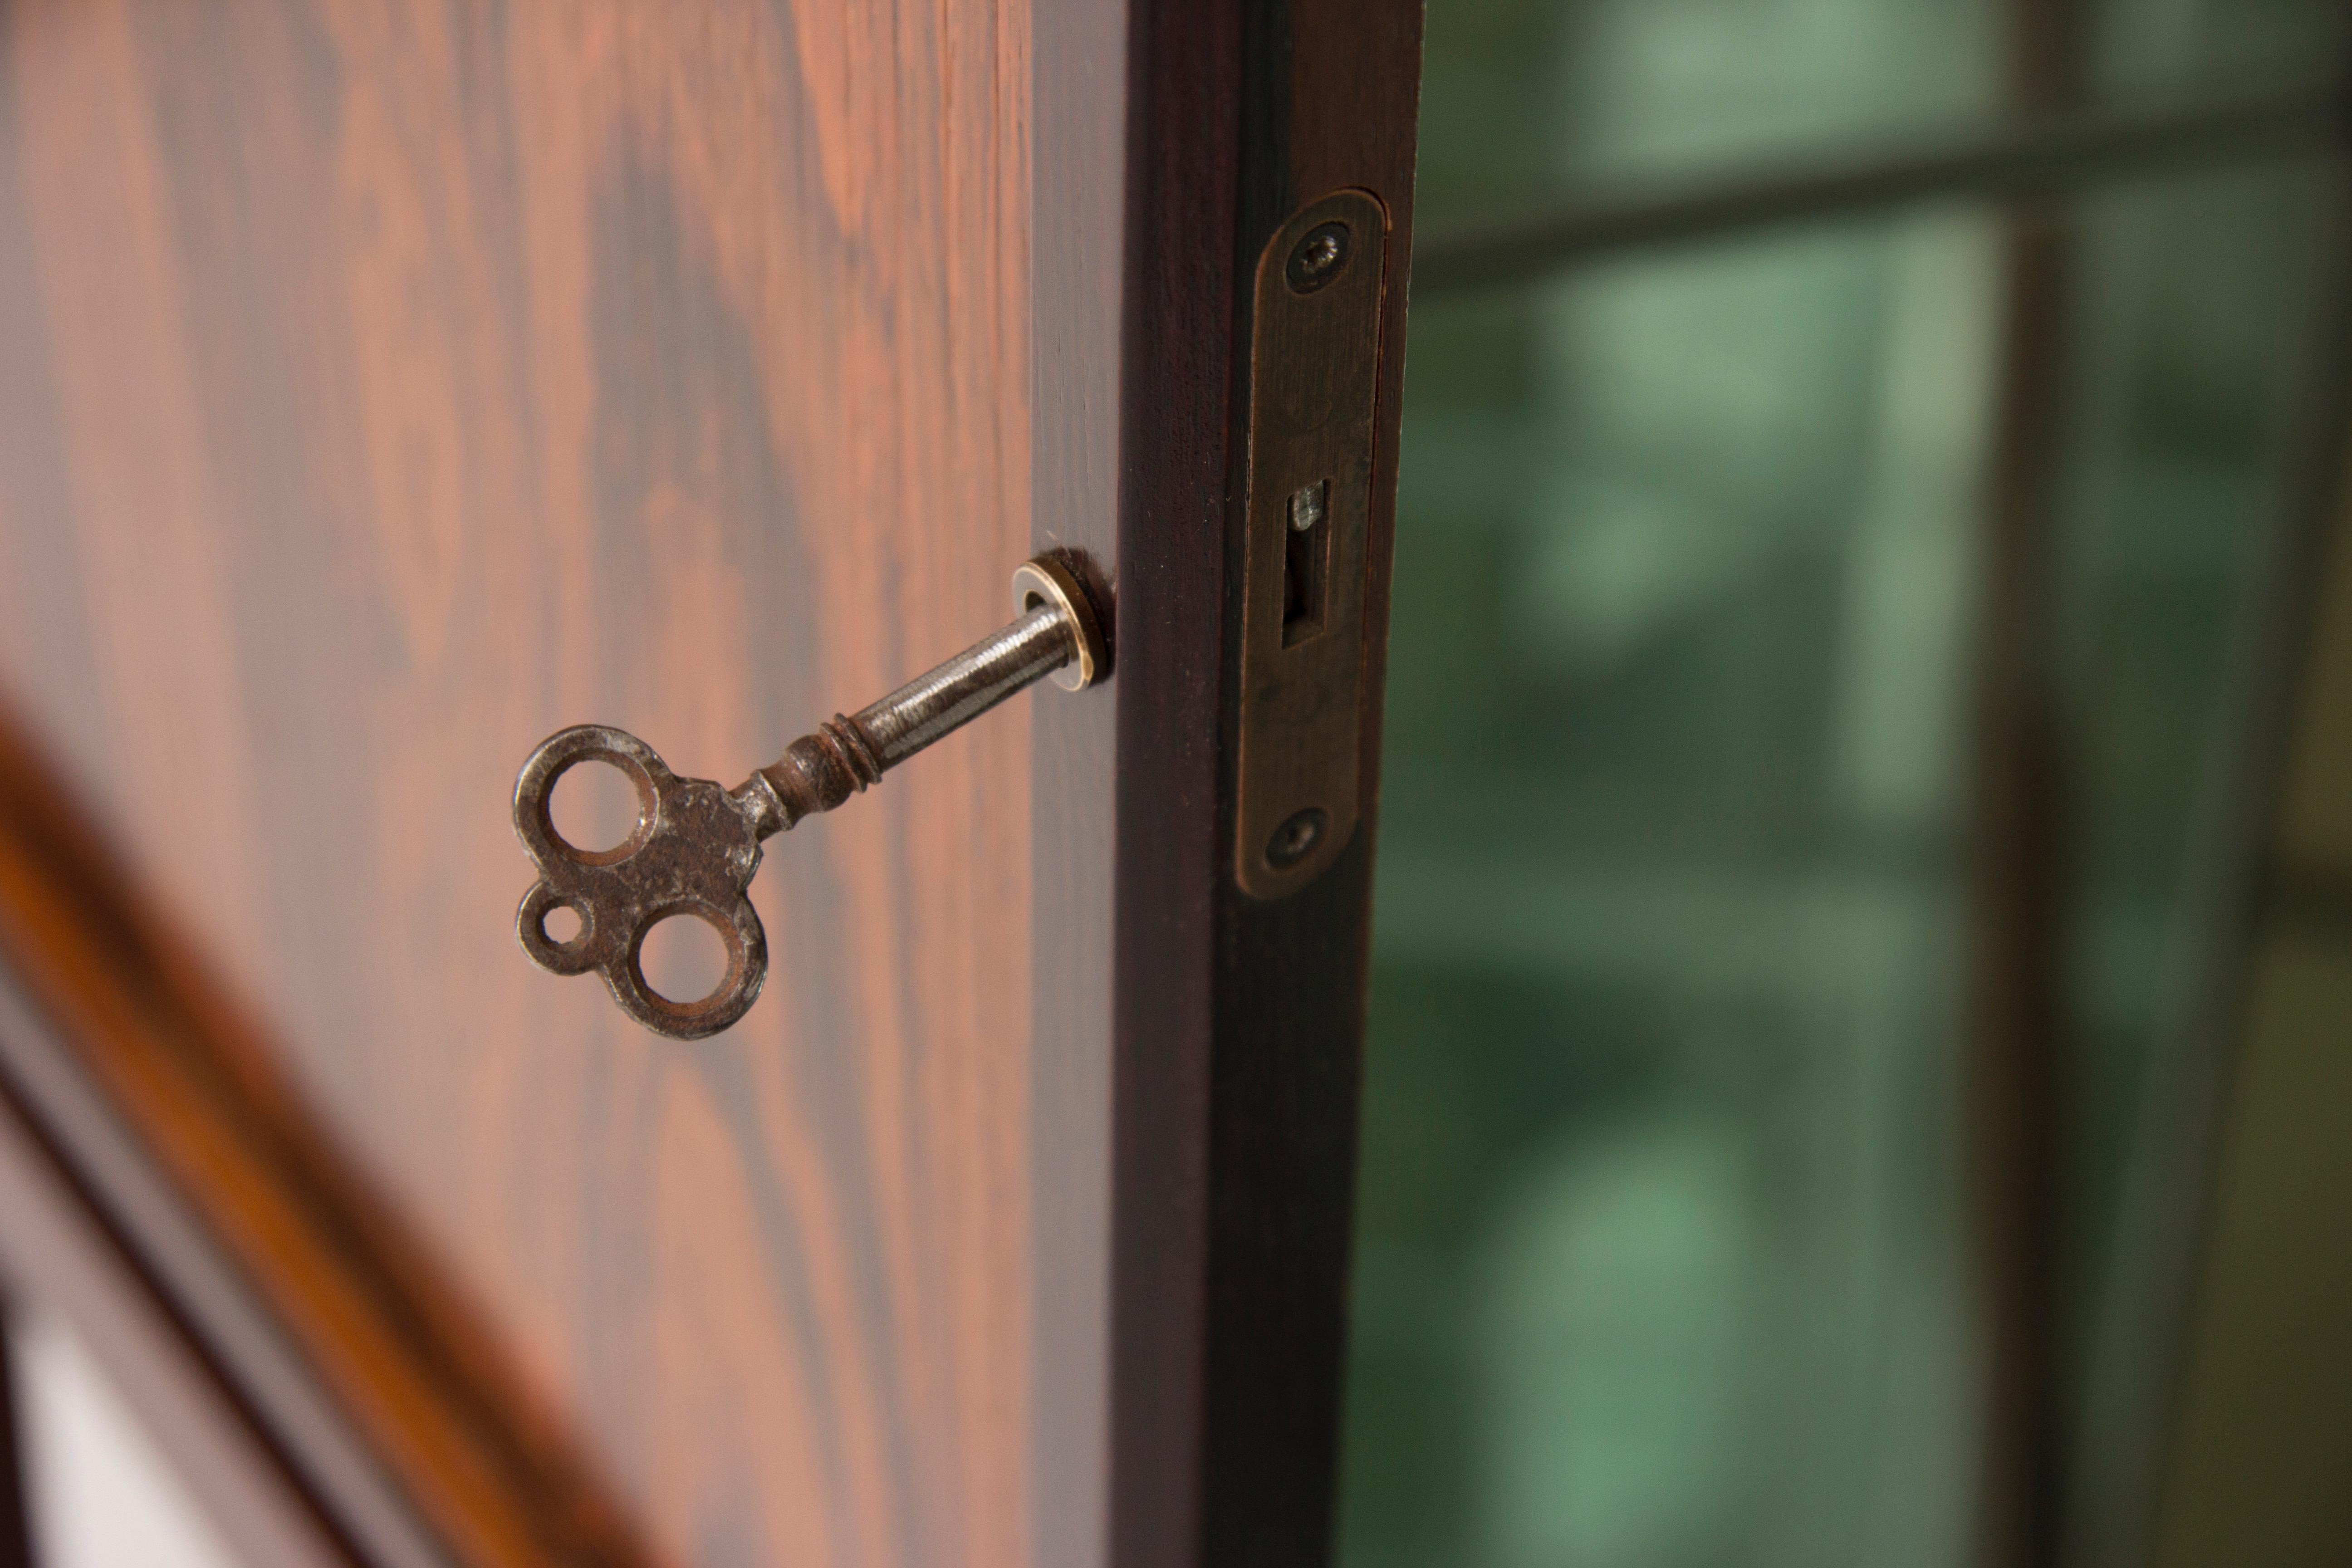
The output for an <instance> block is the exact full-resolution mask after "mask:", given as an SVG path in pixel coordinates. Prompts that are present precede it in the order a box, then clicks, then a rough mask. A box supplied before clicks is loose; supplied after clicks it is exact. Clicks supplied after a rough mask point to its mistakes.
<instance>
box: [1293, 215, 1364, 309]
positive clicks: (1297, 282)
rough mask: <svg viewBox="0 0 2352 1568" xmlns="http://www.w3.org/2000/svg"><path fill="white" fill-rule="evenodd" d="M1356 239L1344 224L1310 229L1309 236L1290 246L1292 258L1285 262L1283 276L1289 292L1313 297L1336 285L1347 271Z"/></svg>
mask: <svg viewBox="0 0 2352 1568" xmlns="http://www.w3.org/2000/svg"><path fill="white" fill-rule="evenodd" d="M1353 239H1354V236H1353V235H1351V234H1350V233H1349V229H1348V226H1347V225H1346V224H1344V223H1318V224H1317V225H1316V226H1314V227H1313V228H1310V229H1308V230H1307V235H1306V237H1304V238H1303V239H1301V240H1300V241H1299V242H1298V243H1297V245H1295V246H1293V247H1291V249H1290V259H1289V260H1288V261H1286V262H1285V263H1283V267H1282V276H1283V279H1284V280H1285V281H1286V282H1287V283H1289V285H1290V291H1291V292H1292V293H1294V294H1312V293H1314V292H1315V291H1316V290H1317V289H1321V288H1325V287H1327V286H1328V285H1329V284H1332V283H1335V282H1337V281H1338V280H1339V274H1340V273H1342V272H1345V271H1346V270H1347V269H1348V256H1349V252H1350V251H1352V250H1353V249H1354V248H1355V247H1354V245H1353V243H1352V242H1353Z"/></svg>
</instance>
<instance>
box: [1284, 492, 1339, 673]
mask: <svg viewBox="0 0 2352 1568" xmlns="http://www.w3.org/2000/svg"><path fill="white" fill-rule="evenodd" d="M1286 521H1287V522H1288V526H1287V527H1286V529H1285V530H1284V531H1283V533H1284V539H1283V550H1282V646H1283V647H1292V646H1294V645H1296V644H1298V643H1302V642H1305V641H1306V640H1307V638H1308V637H1313V636H1315V634H1316V633H1318V632H1319V631H1321V630H1322V629H1323V606H1324V602H1325V599H1326V597H1327V595H1328V589H1329V580H1330V575H1331V481H1330V480H1329V479H1318V480H1316V481H1315V482H1314V483H1313V484H1311V485H1301V486H1299V487H1298V489H1296V490H1294V491H1292V492H1291V496H1290V509H1289V517H1288V519H1287V520H1286Z"/></svg>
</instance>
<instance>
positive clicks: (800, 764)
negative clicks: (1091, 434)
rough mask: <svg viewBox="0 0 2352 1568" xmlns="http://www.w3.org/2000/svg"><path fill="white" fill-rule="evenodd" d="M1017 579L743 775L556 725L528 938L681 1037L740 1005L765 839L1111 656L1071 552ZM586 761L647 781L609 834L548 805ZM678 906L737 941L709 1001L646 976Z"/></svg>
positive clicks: (758, 934)
mask: <svg viewBox="0 0 2352 1568" xmlns="http://www.w3.org/2000/svg"><path fill="white" fill-rule="evenodd" d="M1013 603H1014V605H1015V606H1016V607H1017V608H1018V610H1019V618H1018V619H1016V620H1015V621H1013V624H1012V625H1010V626H1006V627H1005V628H1004V629H1003V630H1002V631H1000V632H997V633H996V634H995V635H994V636H992V637H985V638H983V639H982V640H981V641H980V642H977V643H974V644H973V645H972V646H971V647H968V648H966V649H965V650H964V651H963V652H961V653H960V654H958V655H956V656H955V657H954V658H951V659H949V660H948V661H947V662H946V663H945V664H942V665H940V667H939V668H936V669H932V670H930V671H929V672H927V673H925V674H922V675H919V676H917V677H916V678H915V679H912V680H910V681H908V682H907V684H906V685H904V686H901V687H900V688H898V690H896V691H893V692H892V693H890V695H889V696H887V697H885V698H884V699H882V700H881V701H879V702H877V703H875V704H873V705H872V706H871V707H868V708H863V709H860V710H858V711H856V713H852V714H848V715H846V716H845V715H841V714H835V716H834V717H833V718H831V719H829V720H827V721H824V723H822V724H819V725H818V726H817V728H816V730H815V731H814V733H811V734H807V735H803V736H802V737H801V738H800V739H799V740H797V741H794V742H793V743H792V744H791V745H790V746H788V747H786V748H785V749H784V754H783V756H782V757H781V758H780V759H778V760H777V761H776V762H774V763H770V764H769V765H768V766H766V767H764V768H761V769H760V770H759V771H758V772H757V773H753V774H752V775H751V777H750V778H748V779H746V780H744V781H743V783H742V784H739V785H737V786H736V787H735V788H733V789H731V790H730V789H725V788H722V787H720V786H719V784H715V783H713V782H711V781H710V780H709V779H683V778H680V777H678V776H677V774H676V773H672V772H670V770H669V769H668V768H667V767H666V766H664V765H663V763H662V760H661V758H660V757H659V756H658V755H656V753H655V752H654V749H653V748H652V747H651V746H648V745H646V743H645V742H643V741H640V740H638V739H637V738H636V737H635V735H632V734H629V733H628V732H627V731H623V730H615V729H613V728H611V727H610V726H608V725H604V724H575V725H573V726H572V728H570V729H568V730H560V731H557V732H556V733H554V734H552V735H551V736H549V737H548V738H547V739H546V740H545V741H543V742H541V743H540V745H539V749H538V750H536V751H534V752H531V754H530V761H528V762H526V763H523V766H522V773H520V776H518V777H517V778H516V780H515V793H514V824H515V833H516V835H517V836H518V837H520V838H521V840H522V847H523V850H524V852H525V853H526V854H528V855H529V856H530V859H531V863H532V864H533V865H534V866H536V867H537V868H538V869H539V880H538V881H536V882H535V883H533V884H532V885H531V889H530V891H529V892H527V893H525V894H524V895H523V898H522V904H521V907H520V909H518V910H516V911H515V933H516V935H517V936H518V937H520V939H521V942H522V949H523V951H524V952H527V953H529V954H530V956H531V958H532V960H533V961H534V962H535V963H538V964H539V965H540V966H541V968H544V969H550V970H552V971H554V972H555V973H558V974H584V973H588V972H590V971H592V970H593V971H594V972H596V973H600V974H602V975H603V976H604V983H605V984H607V985H609V986H611V987H612V991H613V998H614V1001H616V1002H618V1003H619V1004H620V1005H621V1007H622V1010H623V1011H624V1012H625V1013H627V1014H628V1015H629V1016H631V1017H633V1018H635V1019H636V1020H637V1022H639V1023H640V1024H643V1025H644V1026H646V1028H648V1029H651V1030H653V1031H654V1032H655V1033H656V1034H657V1035H667V1036H668V1037H671V1038H672V1039H679V1040H695V1039H701V1038H703V1037H706V1036H709V1035H715V1034H717V1033H718V1032H719V1030H721V1029H724V1028H726V1027H727V1026H729V1025H730V1024H732V1023H734V1022H735V1021H736V1020H737V1019H738V1018H740V1017H741V1016H743V1014H744V1012H745V1010H746V1009H748V1008H749V1007H750V1006H751V1004H752V1003H753V1002H755V1001H757V1000H759V996H760V987H761V984H762V983H763V982H764V981H765V980H766V979H767V973H768V942H767V936H766V933H765V932H764V931H762V930H761V926H760V916H759V913H758V911H756V910H753V909H752V907H751V897H750V890H751V878H752V876H753V874H754V873H756V872H757V871H758V870H759V868H760V846H761V841H762V840H764V839H766V838H767V837H769V836H771V835H772V834H777V833H782V832H783V831H784V830H785V829H787V828H789V827H791V826H793V824H795V823H797V822H799V821H800V820H801V819H802V818H803V817H805V816H810V815H812V814H814V813H816V812H820V811H831V810H832V809H833V808H834V807H835V806H837V805H841V804H842V802H844V801H845V800H847V799H848V798H849V797H850V796H852V795H856V794H857V793H859V792H860V791H863V790H865V789H866V788H867V787H868V786H869V785H872V784H879V783H880V782H881V780H882V775H883V773H885V772H887V770H889V769H890V768H893V767H895V766H897V765H898V763H903V762H905V761H906V760H907V759H908V757H911V756H913V755H914V754H915V753H916V752H919V751H921V750H922V749H923V748H924V747H926V746H928V745H929V744H930V743H931V742H934V741H937V740H939V739H940V738H941V737H942V736H945V735H948V734H950V733H952V732H953V731H956V730H959V729H961V728H962V727H963V726H964V725H966V724H968V723H970V722H971V721H972V720H974V719H977V718H978V717H980V716H981V715H982V713H985V712H987V711H988V710H990V709H992V708H994V707H995V706H996V705H997V704H998V703H1000V702H1003V700H1005V699H1007V698H1009V697H1012V696H1013V695H1014V694H1015V693H1017V692H1020V691H1022V690H1024V689H1027V688H1029V687H1031V686H1034V685H1035V684H1036V683H1037V682H1038V681H1040V680H1043V679H1046V678H1048V677H1051V678H1052V679H1053V680H1054V682H1055V684H1056V685H1057V686H1060V687H1062V688H1063V689H1066V690H1069V691H1077V690H1081V689H1085V688H1086V687H1087V686H1089V685H1091V684H1093V682H1094V681H1095V680H1096V679H1098V678H1100V677H1101V676H1102V675H1103V674H1104V673H1105V672H1106V671H1107V669H1108V655H1109V645H1108V640H1107V639H1106V637H1104V625H1103V622H1102V620H1101V619H1100V618H1099V617H1098V616H1097V614H1096V611H1095V606H1094V603H1093V601H1092V599H1090V598H1089V596H1088V595H1087V590H1086V588H1085V586H1084V584H1081V583H1080V582H1079V581H1078V578H1077V576H1076V574H1074V573H1073V572H1072V571H1071V570H1070V568H1069V567H1068V566H1067V565H1066V564H1065V563H1062V562H1061V561H1059V560H1057V559H1055V557H1053V556H1050V555H1041V556H1039V557H1038V558H1036V559H1035V560H1034V561H1031V562H1029V563H1026V564H1024V565H1023V566H1022V567H1021V568H1020V570H1019V571H1017V572H1015V573H1014V574H1013ZM580 763H607V764H609V765H611V766H613V767H614V768H617V769H619V770H620V772H621V773H623V774H624V775H625V776H626V777H627V778H628V780H629V781H630V783H631V784H634V785H635V789H636V795H637V819H636V826H635V827H634V828H632V829H631V830H630V833H629V835H628V837H625V838H624V839H623V840H622V841H621V842H620V843H619V844H617V845H615V846H614V847H612V848H610V849H604V850H587V849H582V848H579V847H576V846H574V845H572V844H571V843H569V842H567V841H566V840H565V839H564V837H563V836H562V834H561V833H559V832H557V831H556V827H555V820H554V817H553V816H551V814H550V811H549V803H550V802H551V799H552V798H553V796H554V793H555V784H556V781H557V780H559V779H561V778H562V776H563V775H564V773H567V772H569V771H570V770H571V769H572V768H573V767H576V766H577V765H579V764H580ZM560 909H562V910H572V913H573V914H574V915H576V916H577V917H578V920H579V922H580V924H579V930H578V931H576V932H574V933H573V935H572V937H571V938H570V939H569V940H568V941H559V940H558V939H557V938H555V937H553V936H551V935H550V934H549V932H548V930H547V920H548V917H549V916H550V915H551V914H553V913H554V912H555V911H556V910H560ZM674 915H688V916H693V917H696V918H698V919H700V920H702V921H706V922H707V923H708V924H709V926H710V927H711V928H712V929H713V930H715V931H718V933H719V938H720V940H721V941H722V942H724V943H725V944H726V948H727V972H726V975H725V977H724V978H723V979H721V980H720V981H719V986H718V989H716V990H715V991H713V992H711V993H710V994H709V995H708V996H704V997H702V998H700V999H699V1000H698V1001H691V1002H681V1001H676V1000H673V999H671V998H670V997H667V996H664V995H662V994H660V993H659V992H657V991H656V990H655V989H654V988H653V987H652V986H651V985H649V984H646V973H645V964H644V950H645V942H646V933H647V932H648V931H652V929H653V928H654V927H655V926H656V925H657V924H658V923H660V922H661V921H665V920H667V919H669V918H670V917H672V916H674Z"/></svg>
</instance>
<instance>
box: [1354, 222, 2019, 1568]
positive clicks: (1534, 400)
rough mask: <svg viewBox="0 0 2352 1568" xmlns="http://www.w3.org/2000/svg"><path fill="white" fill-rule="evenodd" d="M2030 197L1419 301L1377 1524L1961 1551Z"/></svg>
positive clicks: (1680, 1555)
mask: <svg viewBox="0 0 2352 1568" xmlns="http://www.w3.org/2000/svg"><path fill="white" fill-rule="evenodd" d="M1995 284H1996V279H1995V273H1994V268H1993V262H1992V247H1991V245H1990V231H1989V229H1988V228H1987V227H1986V226H1984V225H1983V224H1982V223H1981V222H1980V221H1978V220H1970V219H1967V218H1949V217H1947V218H1941V219H1938V220H1936V221H1932V222H1916V221H1915V222H1911V223H1908V224H1906V225H1903V226H1889V227H1878V228H1870V229H1862V230H1846V231H1838V232H1832V233H1823V234H1810V235H1805V236H1801V237H1788V238H1782V239H1778V240H1775V241H1773V242H1771V243H1769V244H1758V245H1749V246H1744V247H1739V248H1737V249H1733V250H1726V251H1721V252H1716V253H1708V254H1701V255H1693V256H1686V257H1678V258H1673V259H1666V260H1660V261H1656V262H1652V263H1647V264H1644V265H1641V266H1635V267H1628V268H1622V269H1620V270H1615V271H1609V272H1601V273H1596V274H1592V275H1590V276H1585V277H1580V278H1577V279H1572V280H1570V281H1567V282H1564V283H1561V284H1559V285H1558V286H1556V287H1554V288H1552V289H1549V290H1546V291H1543V292H1541V293H1539V294H1537V295H1535V296H1532V297H1529V298H1527V299H1525V300H1501V301H1495V302H1482V303H1472V304H1464V305H1455V306H1448V307H1443V308H1432V309H1427V310H1423V311H1422V312H1421V313H1420V314H1418V315H1417V316H1416V318H1415V320H1414V323H1413V332H1414V337H1413V346H1412V356H1413V357H1412V373H1411V394H1410V395H1411V399H1412V401H1411V403H1410V405H1409V406H1408V410H1407V415H1406V440H1407V452H1406V457H1405V462H1404V466H1403V468H1402V500H1401V503H1400V512H1401V518H1402V521H1401V522H1400V525H1399V541H1398V549H1397V573H1396V584H1397V586H1396V607H1395V621H1394V627H1393V640H1392V644H1391V660H1392V662H1391V685H1390V693H1389V727H1388V735H1387V757H1386V767H1387V773H1386V776H1385V782H1384V785H1383V800H1384V805H1383V826H1382V843H1381V860H1380V866H1381V870H1380V885H1379V895H1378V896H1379V903H1378V918H1377V922H1376V927H1375V930H1376V937H1375V942H1376V948H1375V952H1376V963H1375V970H1374V982H1373V1004H1372V1023H1371V1036H1370V1079H1369V1088H1368V1092H1367V1101H1366V1107H1365V1131H1364V1156H1363V1165H1362V1172H1363V1174H1362V1189H1361V1190H1362V1197H1361V1200H1360V1202H1361V1207H1360V1230H1359V1245H1360V1252H1359V1263H1358V1272H1357V1286H1356V1294H1355V1328H1354V1332H1355V1352H1354V1354H1355V1360H1354V1371H1355V1381H1354V1384H1353V1385H1352V1387H1351V1390H1350V1394H1351V1404H1350V1414H1349V1434H1348V1437H1349V1450H1348V1465H1349V1470H1348V1477H1347V1482H1346V1486H1347V1491H1346V1498H1347V1515H1346V1520H1347V1523H1346V1531H1347V1552H1348V1560H1349V1563H1351V1564H1354V1565H1355V1568H1372V1565H1376V1564H1384V1563H1429V1564H1438V1563H1446V1564H1460V1563H1494V1564H1507V1565H1513V1568H1516V1565H1519V1564H1527V1565H1529V1568H1533V1565H1536V1564H1557V1563H1579V1564H1587V1563H1589V1564H1603V1565H1606V1564H1616V1563H1624V1564H1645V1563H1743V1564H1753V1563H1776V1562H1788V1563H1815V1564H1819V1563H1872V1564H1889V1563H1942V1562H1948V1561H1951V1560H1953V1549H1954V1547H1955V1545H1956V1543H1957V1540H1958V1535H1957V1521H1958V1510H1959V1509H1960V1507H1961V1506H1962V1499H1961V1497H1960V1495H1959V1490H1960V1488H1959V1473H1960V1466H1959V1455H1960V1454H1961V1452H1962V1451H1963V1448H1964V1446H1965V1441H1966V1435H1965V1431H1964V1426H1965V1423H1964V1420H1963V1405H1964V1400H1963V1395H1962V1389H1963V1384H1964V1375H1963V1369H1962V1365H1961V1363H1962V1324H1961V1323H1960V1322H1959V1321H1958V1318H1957V1315H1956V1306H1955V1301H1956V1294H1955V1290H1954V1283H1955V1279H1956V1277H1957V1273H1956V1271H1957V1268H1958V1259H1957V1246H1958V1241H1957V1235H1958V1218H1957V1214H1956V1200H1955V1191H1954V1178H1953V1171H1954V1166H1955V1164H1956V1150H1955V1148H1954V1144H1953V1138H1952V1134H1951V1129H1950V1127H1949V1125H1948V1114H1947V1107H1948V1103H1949V1101H1950V1099H1951V1095H1950V1093H1949V1084H1950V1079H1951V1077H1952V1071H1953V1068H1952V1062H1953V1038H1952V1027H1951V1024H1950V1019H1951V1017H1952V1016H1953V1013H1954V1006H1953V988H1954V985H1955V983H1956V971H1955V963H1954V958H1953V952H1954V947H1955V942H1954V937H1953V933H1954V930H1955V926H1956V923H1957V916H1958V887H1957V880H1956V867H1955V837H1956V827H1955V823H1956V813H1957V812H1958V809H1959V806H1960V804H1961V803H1959V802H1958V800H1957V799H1956V798H1955V792H1954V790H1953V788H1952V778H1953V775H1954V773H1955V767H1954V761H1953V758H1954V752H1955V747H1956V743H1957V735H1956V729H1957V724H1958V713H1959V711H1960V697H1961V684H1960V681H1961V669H1960V660H1961V655H1962V642H1963V635H1964V633H1963V626H1964V618H1965V617H1964V611H1965V606H1966V601H1967V598H1968V592H1969V582H1970V578H1971V572H1972V563H1971V558H1970V555H1969V540H1970V538H1971V537H1972V514H1971V510H1970V508H1971V505H1972V502H1973V498H1974V494H1975V479H1976V473H1977V468H1978V463H1979V453H1980V449H1981V447H1982V443H1983V440H1984V425H1985V418H1986V406H1985V405H1986V382H1987V374H1988V364H1987V353H1988V348H1987V345H1988V344H1989V343H1990V341H1991V335H1992V334H1991V330H1990V323H1991V312H1992V310H1993V308H1994V304H1995V294H1994V289H1995Z"/></svg>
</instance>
